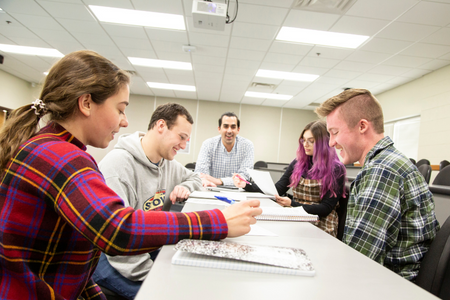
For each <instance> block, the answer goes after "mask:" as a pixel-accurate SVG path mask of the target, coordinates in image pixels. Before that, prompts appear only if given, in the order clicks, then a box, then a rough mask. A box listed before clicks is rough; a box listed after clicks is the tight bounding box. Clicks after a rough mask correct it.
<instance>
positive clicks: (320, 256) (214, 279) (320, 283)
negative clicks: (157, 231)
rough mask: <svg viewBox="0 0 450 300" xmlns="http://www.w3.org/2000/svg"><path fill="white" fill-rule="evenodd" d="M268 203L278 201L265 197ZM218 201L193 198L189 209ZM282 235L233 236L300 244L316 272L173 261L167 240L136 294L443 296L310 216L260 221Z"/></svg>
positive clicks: (140, 299)
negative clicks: (240, 268)
mask: <svg viewBox="0 0 450 300" xmlns="http://www.w3.org/2000/svg"><path fill="white" fill-rule="evenodd" d="M261 204H262V205H267V206H273V205H277V204H276V203H274V202H273V201H271V200H268V199H262V200H261ZM211 208H214V206H211V205H201V204H191V203H187V204H186V205H185V207H184V209H183V211H194V210H205V209H211ZM257 225H258V226H261V227H263V228H265V229H267V230H270V231H272V232H274V233H276V234H277V235H278V236H276V237H272V236H241V237H238V238H231V239H229V240H230V241H233V242H242V243H248V244H260V245H274V246H286V247H298V248H302V249H304V250H305V251H306V253H307V254H308V256H309V258H310V259H311V261H312V263H313V265H314V268H315V269H316V275H315V276H314V277H303V276H292V275H278V274H269V273H257V272H246V271H234V270H222V269H213V268H203V267H190V266H181V265H172V263H171V259H172V256H173V255H174V253H175V251H174V250H173V247H174V246H173V245H167V246H164V247H163V249H162V250H161V252H160V253H159V255H158V257H157V259H156V261H155V263H154V265H153V267H152V269H151V271H150V273H149V274H148V276H147V278H146V280H145V281H144V283H143V285H142V288H141V290H140V291H139V293H138V295H137V297H136V298H135V299H136V300H144V299H152V300H157V299H183V300H191V299H192V300H194V299H195V300H197V299H227V300H228V299H270V300H274V299H275V300H281V299H283V300H284V299H324V300H330V299H331V300H339V299H343V300H344V299H345V300H352V299H355V300H361V299H364V300H372V299H373V300H380V299H408V300H414V299H417V300H419V299H420V300H427V299H438V298H437V297H435V296H433V295H432V294H430V293H428V292H427V291H425V290H423V289H422V288H420V287H418V286H416V285H415V284H413V283H411V282H409V281H408V280H405V279H403V278H402V277H400V276H398V275H397V274H395V273H393V272H391V271H390V270H388V269H387V268H385V267H383V266H381V265H379V264H378V263H376V262H374V261H372V260H371V259H369V258H367V257H366V256H364V255H362V254H360V253H359V252H358V251H356V250H354V249H352V248H350V247H348V246H347V245H345V244H344V243H342V242H341V241H339V240H337V239H335V238H333V237H331V236H330V235H328V234H326V233H325V232H323V231H322V230H320V229H318V228H317V227H316V226H314V225H312V224H310V223H306V222H281V221H280V222H277V221H258V222H257Z"/></svg>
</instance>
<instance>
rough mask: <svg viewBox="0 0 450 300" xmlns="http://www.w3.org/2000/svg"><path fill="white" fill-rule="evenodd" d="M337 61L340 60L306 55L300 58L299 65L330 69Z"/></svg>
mask: <svg viewBox="0 0 450 300" xmlns="http://www.w3.org/2000/svg"><path fill="white" fill-rule="evenodd" d="M339 62H340V60H338V59H328V58H323V57H320V56H316V57H311V56H306V57H303V58H302V60H301V61H300V64H299V66H304V67H317V68H328V69H331V68H333V67H334V66H336V65H337V64H338V63H339Z"/></svg>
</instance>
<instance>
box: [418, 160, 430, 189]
mask: <svg viewBox="0 0 450 300" xmlns="http://www.w3.org/2000/svg"><path fill="white" fill-rule="evenodd" d="M418 169H419V172H420V174H422V176H423V178H425V182H426V183H427V184H430V178H431V166H430V165H425V164H423V165H420V166H419V167H418Z"/></svg>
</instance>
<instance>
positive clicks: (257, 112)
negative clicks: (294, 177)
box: [240, 105, 281, 162]
mask: <svg viewBox="0 0 450 300" xmlns="http://www.w3.org/2000/svg"><path fill="white" fill-rule="evenodd" d="M280 112H281V108H278V107H267V106H254V105H242V109H241V132H240V135H241V136H243V137H245V138H248V139H250V140H251V141H252V142H253V145H254V146H255V162H257V161H259V160H263V161H270V162H276V161H277V159H278V142H279V138H280V118H281V113H280Z"/></svg>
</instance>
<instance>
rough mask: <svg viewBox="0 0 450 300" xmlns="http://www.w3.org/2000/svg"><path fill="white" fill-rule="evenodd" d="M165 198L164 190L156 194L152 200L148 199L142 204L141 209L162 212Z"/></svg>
mask: <svg viewBox="0 0 450 300" xmlns="http://www.w3.org/2000/svg"><path fill="white" fill-rule="evenodd" d="M165 196H166V190H161V191H158V192H156V194H155V196H153V197H152V198H150V199H148V200H147V201H145V202H144V205H143V208H142V209H143V210H144V211H149V210H162V208H163V204H164V199H165Z"/></svg>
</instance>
